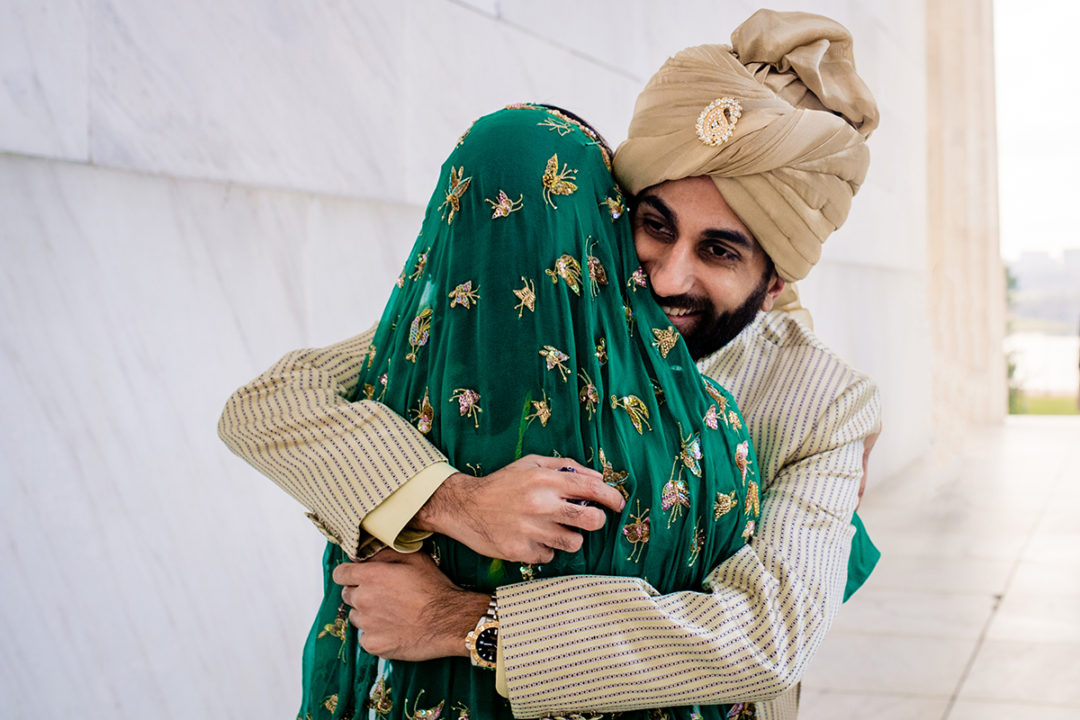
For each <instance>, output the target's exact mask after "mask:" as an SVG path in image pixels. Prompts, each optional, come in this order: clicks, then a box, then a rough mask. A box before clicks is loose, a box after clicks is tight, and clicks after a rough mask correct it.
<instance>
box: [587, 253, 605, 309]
mask: <svg viewBox="0 0 1080 720" xmlns="http://www.w3.org/2000/svg"><path fill="white" fill-rule="evenodd" d="M593 245H596V243H595V242H594V243H593ZM585 265H586V266H587V267H588V268H589V287H590V289H591V290H592V294H593V297H596V296H597V294H598V293H599V292H600V286H601V285H607V284H608V279H607V271H606V270H604V265H603V263H601V262H600V258H598V257H596V256H594V255H593V254H592V246H590V247H589V257H588V258H586V260H585Z"/></svg>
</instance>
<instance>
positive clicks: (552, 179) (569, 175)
mask: <svg viewBox="0 0 1080 720" xmlns="http://www.w3.org/2000/svg"><path fill="white" fill-rule="evenodd" d="M576 179H577V170H570V169H569V168H567V166H566V164H565V163H564V164H563V168H562V170H559V156H558V154H555V155H552V156H551V157H550V158H548V161H547V167H546V168H544V177H543V179H542V181H541V182H542V183H543V185H544V202H546V203H547V204H548V205H550V206H551V209H552V210H558V209H559V207H558V206H557V205H556V204H555V201H554V200H552V199H551V196H552V195H571V194H573V192H574V191H575V190H577V185H575V184H574V182H573V181H574V180H576Z"/></svg>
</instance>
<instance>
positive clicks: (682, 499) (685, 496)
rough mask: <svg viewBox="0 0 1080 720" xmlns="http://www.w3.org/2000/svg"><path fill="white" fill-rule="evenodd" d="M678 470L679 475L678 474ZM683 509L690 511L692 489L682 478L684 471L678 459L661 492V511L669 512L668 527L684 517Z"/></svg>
mask: <svg viewBox="0 0 1080 720" xmlns="http://www.w3.org/2000/svg"><path fill="white" fill-rule="evenodd" d="M676 470H678V474H676V472H675V471H676ZM683 508H686V509H690V488H689V487H688V486H687V484H686V481H685V480H683V477H682V469H681V468H680V467H679V460H678V459H677V458H676V460H675V464H674V465H672V466H671V477H670V478H668V481H667V482H666V483H664V487H663V488H662V489H661V490H660V509H661V510H665V511H669V513H668V523H667V526H668V527H671V523H673V522H675V521H676V520H678V519H679V517H680V516H681V515H682V511H683Z"/></svg>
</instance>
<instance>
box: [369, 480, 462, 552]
mask: <svg viewBox="0 0 1080 720" xmlns="http://www.w3.org/2000/svg"><path fill="white" fill-rule="evenodd" d="M456 472H457V470H455V469H454V467H453V466H452V465H450V463H446V462H439V463H435V464H434V465H429V466H428V467H426V468H424V469H423V470H421V471H420V472H418V473H417V474H416V475H414V476H413V477H411V478H410V479H409V480H408V481H407V482H406V483H405V484H404V485H402V486H401V487H399V488H398V489H397V490H395V491H394V492H393V493H391V494H390V496H389V497H388V498H386V499H385V500H383V501H382V502H381V503H380V504H379V505H378V507H376V508H375V509H373V510H372V511H371V512H369V513H368V514H367V515H366V516H365V517H364V519H363V521H362V522H361V523H360V527H362V528H363V529H364V532H366V533H368V534H369V535H371V536H373V537H375V538H377V539H378V540H380V541H382V542H383V543H385V544H386V545H388V546H390V547H392V548H394V549H395V550H397V551H398V552H403V553H409V552H416V551H417V550H419V549H420V545H421V544H422V543H423V541H424V538H426V537H428V536H429V535H431V533H429V532H422V531H420V530H409V529H407V528H406V527H405V526H406V525H408V524H409V522H410V521H411V520H412V519H413V517H415V516H416V513H417V512H419V511H420V508H421V507H423V505H424V503H426V502H427V501H428V499H429V498H430V497H431V496H432V495H434V494H435V491H436V490H438V489H439V486H440V485H442V484H443V481H444V480H446V478H448V477H450V476H451V475H453V474H454V473H456Z"/></svg>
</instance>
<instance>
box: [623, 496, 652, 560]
mask: <svg viewBox="0 0 1080 720" xmlns="http://www.w3.org/2000/svg"><path fill="white" fill-rule="evenodd" d="M636 502H637V510H638V511H637V514H634V513H631V514H630V522H629V523H627V524H626V525H623V529H622V534H623V537H625V538H626V540H627V542H629V543H630V545H631V546H632V548H631V550H630V555H629V557H627V558H626V559H627V560H629V561H630V562H638V561H640V560H641V553H642V551H644V549H645V543H647V542H649V508H645V512H641V501H640V500H637V501H636ZM634 555H637V559H634Z"/></svg>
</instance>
